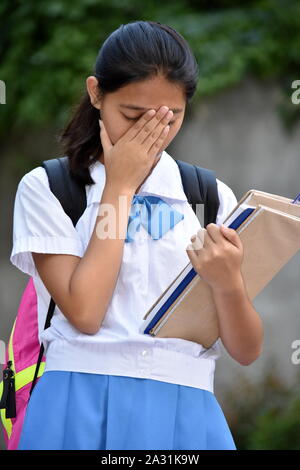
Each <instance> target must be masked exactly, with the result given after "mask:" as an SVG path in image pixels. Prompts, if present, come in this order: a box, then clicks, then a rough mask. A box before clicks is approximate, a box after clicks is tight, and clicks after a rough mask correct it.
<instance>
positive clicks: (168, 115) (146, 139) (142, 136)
mask: <svg viewBox="0 0 300 470" xmlns="http://www.w3.org/2000/svg"><path fill="white" fill-rule="evenodd" d="M172 117H173V111H171V110H168V108H167V106H163V107H161V108H160V109H159V110H158V112H157V113H156V115H155V116H154V117H153V119H152V120H151V121H150V122H149V123H148V125H146V126H144V128H143V129H141V132H140V133H139V135H138V136H137V140H138V141H139V142H140V143H141V144H142V145H143V147H144V148H145V150H146V152H149V151H150V149H151V151H153V148H152V146H153V147H155V150H157V149H159V148H160V147H161V144H162V141H163V140H164V138H165V137H166V135H167V133H168V131H169V129H170V126H168V123H169V121H170V119H172ZM147 127H149V130H147Z"/></svg>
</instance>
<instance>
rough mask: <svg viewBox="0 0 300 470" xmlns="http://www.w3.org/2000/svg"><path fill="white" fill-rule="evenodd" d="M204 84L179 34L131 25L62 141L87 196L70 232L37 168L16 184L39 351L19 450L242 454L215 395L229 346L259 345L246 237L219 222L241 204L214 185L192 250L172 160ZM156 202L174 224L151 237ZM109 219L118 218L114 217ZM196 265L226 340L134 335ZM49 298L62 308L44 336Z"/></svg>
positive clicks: (237, 349) (21, 258)
mask: <svg viewBox="0 0 300 470" xmlns="http://www.w3.org/2000/svg"><path fill="white" fill-rule="evenodd" d="M197 74H198V68H197V63H196V61H195V58H194V56H193V54H192V52H191V50H190V48H189V46H188V44H187V42H186V41H185V40H184V38H183V37H182V36H181V35H180V34H179V33H177V32H176V31H175V30H174V29H172V28H170V27H169V26H167V25H162V24H160V23H155V22H151V21H135V22H131V23H128V24H125V25H123V24H122V25H121V26H120V27H119V28H118V29H117V30H115V31H113V32H112V33H111V34H110V35H109V36H108V38H107V39H106V40H105V42H104V43H103V45H102V47H101V49H100V51H99V54H98V56H97V59H96V64H95V73H94V74H93V75H91V76H89V77H88V78H87V80H86V86H87V87H86V88H87V89H86V93H85V94H84V96H83V98H82V101H81V103H80V104H79V106H78V107H77V109H76V110H75V112H74V115H73V117H72V119H71V121H70V123H69V124H68V126H67V127H66V129H65V130H64V132H63V135H62V142H63V145H64V154H65V155H68V157H69V161H70V167H71V170H72V172H73V174H74V175H76V176H77V177H78V178H80V179H81V180H82V181H84V182H85V185H86V186H85V187H86V194H87V207H86V210H85V212H84V213H83V215H82V216H81V218H80V219H79V221H78V223H77V225H76V228H75V227H74V226H73V224H72V222H71V219H70V218H69V217H68V216H67V215H66V214H65V212H64V210H63V209H62V206H61V205H60V203H59V201H58V199H57V198H56V197H55V196H54V195H53V193H52V192H51V191H50V189H49V182H48V179H47V175H46V172H45V170H44V168H43V167H41V166H39V167H36V168H34V169H33V170H32V171H29V172H28V173H26V174H25V175H24V176H23V177H22V179H21V180H20V182H19V185H18V188H17V193H16V199H15V207H14V235H13V237H14V240H13V250H12V253H11V262H12V263H13V264H14V265H15V266H16V267H18V268H19V269H20V270H22V271H23V272H24V273H27V274H29V275H30V276H33V278H34V283H35V287H36V291H37V297H38V315H39V333H40V340H41V341H42V342H43V344H44V346H45V354H46V368H45V372H44V374H43V375H42V377H41V378H40V379H39V381H38V382H37V384H36V386H35V388H34V390H33V393H32V395H31V398H30V401H29V404H28V407H27V412H26V417H25V421H24V426H23V430H22V434H21V438H20V443H19V449H22V450H24V449H48V450H61V449H68V450H70V449H72V450H78V449H79V450H80V449H81V450H89V449H91V450H95V449H110V450H112V449H119V450H124V449H130V450H132V449H133V450H136V449H142V450H148V449H194V450H202V449H236V446H235V442H234V439H233V436H232V434H231V432H230V429H229V427H228V424H227V421H226V418H225V416H224V414H223V412H222V409H221V407H220V405H219V403H218V401H217V399H216V397H215V395H214V388H213V380H214V370H215V361H216V359H217V358H218V357H219V356H220V351H221V350H220V342H221V341H222V342H223V344H224V346H225V347H226V349H227V350H228V352H229V353H230V354H231V356H232V357H233V359H235V360H237V361H238V362H239V363H240V364H243V365H247V364H250V363H251V362H253V361H254V360H255V359H256V358H257V357H258V355H259V354H260V351H261V342H262V327H261V322H260V319H259V315H258V314H257V312H256V311H255V310H254V309H253V306H252V304H251V302H250V301H249V299H248V297H247V295H246V291H245V288H244V284H243V280H242V276H241V272H240V266H241V261H242V255H243V252H242V244H241V241H240V239H239V237H238V234H236V232H235V231H234V230H230V229H229V230H227V231H226V230H225V229H223V228H222V227H221V223H222V221H223V220H224V218H225V217H226V215H227V214H228V213H229V212H230V211H231V210H232V208H233V207H234V206H235V205H236V203H237V200H236V198H235V196H234V194H233V192H232V190H231V189H230V188H229V187H228V186H227V185H226V184H225V183H223V182H222V181H220V180H219V179H218V180H217V184H218V193H219V199H220V207H219V211H218V215H217V220H216V224H210V225H208V226H207V232H206V234H205V240H204V246H203V248H202V249H201V250H198V249H196V241H197V237H198V231H199V229H200V228H201V226H200V223H199V220H198V218H197V217H196V215H195V214H194V212H193V210H192V208H191V206H190V205H189V203H188V201H187V198H186V195H185V193H184V191H183V187H182V183H181V178H180V173H179V169H178V167H177V164H176V162H175V161H174V159H173V158H172V157H171V155H169V154H168V153H167V152H166V150H165V149H166V148H167V146H168V145H169V144H170V142H171V141H172V140H173V139H174V137H175V136H176V134H177V133H178V132H179V130H180V128H181V126H182V123H183V119H184V114H185V109H186V105H187V104H188V102H189V100H190V99H191V98H192V96H193V94H194V92H195V89H196V84H197ZM67 85H68V84H66V86H67ZM99 117H101V122H100V124H101V130H100V129H99ZM149 196H152V197H153V196H155V198H157V199H156V200H157V201H159V203H160V204H163V205H165V207H166V208H167V210H168V213H169V214H170V213H172V214H173V215H174V217H173V221H174V220H175V222H174V223H173V224H170V226H169V227H167V228H166V230H165V231H164V233H160V234H159V236H158V237H156V236H153V234H152V233H151V232H150V233H148V231H147V230H146V229H145V227H144V226H143V225H142V224H141V223H140V220H139V218H138V214H139V213H138V212H135V210H134V211H133V212H131V210H132V208H133V206H134V203H135V202H136V200H138V202H139V203H140V204H142V205H143V204H145V205H146V206H147V204H148V203H149V201H150V199H149ZM120 201H122V203H121V204H120ZM103 208H105V209H107V211H108V212H109V213H110V214H111V212H110V211H111V210H113V211H112V212H113V215H114V217H112V218H111V217H110V219H109V221H108V219H107V217H108V216H107V214H105V213H104V211H103ZM130 217H132V219H133V220H135V223H134V224H133V225H131V226H130V228H131V229H130V230H129V220H130ZM170 220H171V218H170ZM104 222H105V223H104ZM104 225H108V226H109V229H107V227H106V228H105V227H104ZM132 227H134V229H132ZM107 230H109V231H110V232H111V231H113V232H114V233H113V235H112V236H107V234H106V235H105V233H106V232H107ZM103 234H104V235H105V236H103ZM120 234H121V235H120ZM110 235H111V233H110ZM189 261H191V262H192V263H193V265H194V267H195V269H196V270H197V271H198V272H199V274H200V275H201V276H203V279H205V281H206V282H208V283H209V284H210V286H211V288H212V290H213V294H214V300H215V302H216V306H217V310H218V316H219V323H220V334H221V336H220V338H219V339H218V340H217V341H216V342H215V344H213V346H212V347H210V348H207V349H206V348H204V347H203V346H202V345H200V344H198V343H195V342H192V341H186V340H183V339H179V338H155V337H152V336H149V335H145V334H141V333H139V327H140V324H141V322H142V320H143V316H144V315H145V312H146V311H147V310H148V309H149V308H150V306H151V305H152V304H153V303H154V302H155V301H156V299H157V298H158V297H159V296H160V294H161V293H162V292H163V291H164V290H165V289H166V287H167V286H168V285H169V284H170V282H171V281H172V280H173V279H174V278H175V277H176V276H177V275H178V273H179V272H180V271H181V270H182V269H183V268H184V267H185V266H186V264H187V263H188V262H189ZM50 295H51V296H52V297H53V298H54V300H55V302H56V309H55V313H54V316H53V319H52V322H51V326H50V327H49V328H48V329H46V330H45V331H43V325H44V322H45V316H46V313H47V308H48V305H49V301H50Z"/></svg>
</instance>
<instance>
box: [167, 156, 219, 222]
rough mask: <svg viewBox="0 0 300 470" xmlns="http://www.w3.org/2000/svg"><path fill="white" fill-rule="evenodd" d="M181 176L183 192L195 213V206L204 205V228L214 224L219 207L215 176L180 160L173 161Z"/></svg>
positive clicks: (210, 171) (204, 169)
mask: <svg viewBox="0 0 300 470" xmlns="http://www.w3.org/2000/svg"><path fill="white" fill-rule="evenodd" d="M175 161H176V163H177V165H178V167H179V170H180V175H181V180H182V186H183V190H184V192H185V194H186V197H187V200H188V202H189V203H190V204H191V205H192V208H193V211H194V212H195V213H196V205H197V204H204V227H206V225H208V224H210V223H215V222H216V218H217V213H218V209H219V205H220V201H219V194H218V186H217V180H216V174H215V172H214V171H213V170H209V169H207V168H202V167H200V166H197V165H193V164H191V163H187V162H184V161H182V160H175Z"/></svg>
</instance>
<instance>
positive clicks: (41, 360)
mask: <svg viewBox="0 0 300 470" xmlns="http://www.w3.org/2000/svg"><path fill="white" fill-rule="evenodd" d="M42 166H43V167H44V168H45V170H46V172H47V175H48V179H49V186H50V189H51V191H52V192H53V193H54V194H55V196H56V197H57V199H58V200H59V201H60V203H61V205H62V207H63V209H64V211H65V212H66V213H67V215H68V216H69V217H70V218H71V220H72V222H73V224H74V226H75V225H76V223H77V221H78V220H79V218H80V216H81V215H82V213H83V212H84V210H85V208H86V191H85V186H84V185H82V184H80V183H79V182H77V180H75V179H74V178H73V177H72V176H71V174H70V172H69V170H68V168H69V167H68V157H61V158H55V159H50V160H45V161H44V162H43V163H42ZM54 308H55V303H54V300H53V299H52V298H51V300H50V303H49V309H48V313H47V318H46V322H45V329H46V328H48V327H49V326H50V323H51V318H52V316H53V312H54ZM43 353H44V345H43V344H40V342H39V337H38V309H37V295H36V291H35V285H34V282H33V279H32V277H30V279H29V281H28V283H27V286H26V288H25V290H24V292H23V294H22V298H21V302H20V305H19V309H18V313H17V316H16V319H15V322H14V325H13V328H12V331H11V335H10V339H9V343H8V346H7V348H6V359H5V360H6V368H5V369H4V370H3V381H2V382H0V397H1V401H0V411H1V421H2V425H3V430H4V439H5V442H6V446H7V449H8V450H15V449H17V448H18V444H19V439H20V435H21V430H22V426H23V422H24V418H25V413H26V408H27V404H28V401H29V399H30V395H31V393H32V390H33V388H34V386H35V384H36V382H37V381H38V379H39V377H41V375H42V374H43V372H44V369H45V360H46V359H45V356H44V355H43Z"/></svg>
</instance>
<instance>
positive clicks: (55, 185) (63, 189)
mask: <svg viewBox="0 0 300 470" xmlns="http://www.w3.org/2000/svg"><path fill="white" fill-rule="evenodd" d="M41 166H42V167H43V168H45V170H46V172H47V176H48V180H49V186H50V189H51V191H52V192H53V194H54V195H55V196H56V197H57V199H58V200H59V202H60V203H61V205H62V207H63V209H64V211H65V213H66V214H67V215H68V216H69V217H70V219H71V220H72V222H73V225H74V227H75V226H76V224H77V222H78V220H79V219H80V217H81V215H82V214H83V212H84V210H85V208H86V204H87V200H86V191H85V185H84V184H82V185H81V184H79V183H78V182H77V181H76V180H75V178H73V176H72V175H71V173H70V171H69V159H68V157H67V156H65V157H60V158H53V159H50V160H44V161H43V163H42V165H41ZM54 308H55V302H54V300H53V298H52V297H51V300H50V304H49V308H48V313H47V317H46V322H45V326H44V329H47V328H48V327H49V326H50V323H51V319H52V316H53V313H54ZM43 354H44V345H43V343H42V344H41V346H40V352H39V357H38V360H37V364H36V368H35V373H34V378H33V381H32V385H31V389H30V392H29V393H30V395H31V393H32V391H33V388H34V386H35V383H36V379H37V376H38V373H39V369H40V364H41V362H42V358H43Z"/></svg>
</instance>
